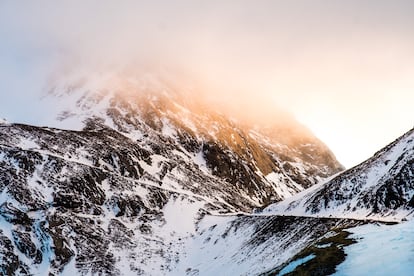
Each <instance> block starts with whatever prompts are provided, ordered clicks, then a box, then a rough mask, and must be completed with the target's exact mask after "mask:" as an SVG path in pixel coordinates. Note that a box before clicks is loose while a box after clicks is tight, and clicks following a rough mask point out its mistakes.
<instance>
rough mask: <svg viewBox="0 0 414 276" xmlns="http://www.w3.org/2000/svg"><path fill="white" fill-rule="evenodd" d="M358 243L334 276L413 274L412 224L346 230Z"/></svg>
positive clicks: (347, 251)
mask: <svg viewBox="0 0 414 276" xmlns="http://www.w3.org/2000/svg"><path fill="white" fill-rule="evenodd" d="M349 231H350V232H352V233H353V235H352V236H351V237H353V238H355V239H357V240H358V243H356V244H353V245H350V246H348V247H345V253H346V254H347V255H348V256H347V257H346V259H345V261H344V262H343V263H342V264H340V265H339V266H338V267H337V273H335V274H334V275H337V276H342V275H414V221H413V220H411V221H408V222H404V223H401V224H398V225H373V224H369V225H364V226H360V227H355V228H352V229H349Z"/></svg>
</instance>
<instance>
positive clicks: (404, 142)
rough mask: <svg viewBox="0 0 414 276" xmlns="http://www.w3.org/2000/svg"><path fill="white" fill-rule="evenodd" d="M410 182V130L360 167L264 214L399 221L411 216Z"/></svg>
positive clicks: (413, 134) (413, 154) (413, 146)
mask: <svg viewBox="0 0 414 276" xmlns="http://www.w3.org/2000/svg"><path fill="white" fill-rule="evenodd" d="M413 179H414V129H413V130H410V131H409V132H407V133H406V134H404V135H403V136H402V137H400V138H398V139H397V140H396V141H395V142H393V143H391V144H390V145H388V146H387V147H385V148H383V149H382V150H380V151H378V152H377V153H376V154H375V155H374V156H373V157H372V158H370V159H369V160H367V161H365V162H363V163H362V164H360V165H358V166H356V167H354V168H352V169H350V170H347V171H346V172H344V173H341V174H339V175H338V176H336V177H334V178H333V179H331V180H330V181H328V182H326V183H322V184H319V185H315V186H314V187H312V188H310V189H308V190H306V191H304V192H302V193H300V194H297V195H296V196H294V197H292V198H290V199H288V200H286V201H284V202H282V203H280V204H274V205H271V206H269V207H267V208H266V209H265V210H264V213H266V214H289V215H300V216H320V217H337V218H338V217H339V218H344V217H345V218H360V219H361V218H362V219H364V218H374V219H384V220H394V221H400V220H401V219H403V218H406V217H412V216H413V214H414V209H413V208H414V180H413Z"/></svg>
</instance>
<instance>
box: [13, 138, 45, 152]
mask: <svg viewBox="0 0 414 276" xmlns="http://www.w3.org/2000/svg"><path fill="white" fill-rule="evenodd" d="M17 146H18V147H20V148H22V149H24V150H28V149H39V148H40V147H39V145H38V144H37V143H36V142H35V141H33V140H30V139H24V138H21V139H20V142H19V144H18V145H17Z"/></svg>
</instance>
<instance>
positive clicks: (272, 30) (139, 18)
mask: <svg viewBox="0 0 414 276" xmlns="http://www.w3.org/2000/svg"><path fill="white" fill-rule="evenodd" d="M413 14H414V2H413V1H399V0H394V1H382V0H365V1H357V0H348V1H337V0H329V1H328V0H325V1H322V0H313V1H308V0H290V1H287V0H286V1H278V0H272V1H267V0H255V1H253V0H250V1H249V0H227V1H218V0H210V1H201V0H195V1H190V0H182V1H179V0H170V1H167V0H165V1H159V0H153V1H139V0H138V1H129V0H124V1H105V0H103V1H98V0H93V1H92V0H84V1H80V0H73V1H59V3H56V1H45V0H39V1H30V2H29V1H15V0H14V1H11V0H10V1H9V0H0V42H1V43H0V97H1V101H0V117H6V119H8V120H9V121H13V122H15V121H16V122H26V123H33V124H36V123H40V121H41V118H42V116H45V115H44V114H45V113H44V108H43V109H42V110H40V109H41V108H40V107H39V106H38V105H36V104H35V103H36V102H37V99H38V98H40V97H42V96H43V95H44V93H45V91H44V90H45V87H46V84H47V81H48V80H49V79H50V76H51V75H53V74H56V72H65V70H66V69H67V68H71V70H75V71H76V70H79V71H82V72H94V71H97V70H98V71H108V70H123V68H133V67H141V68H146V66H149V65H150V67H151V68H154V67H155V68H163V69H165V68H167V69H168V70H170V71H173V72H180V76H186V77H188V79H189V80H190V79H191V80H194V81H196V82H197V83H199V84H201V85H202V86H203V88H204V89H203V90H204V91H208V92H207V94H208V95H209V96H210V97H211V98H215V99H220V101H221V102H222V103H225V104H228V106H229V108H231V109H234V110H237V109H242V110H249V112H252V113H254V112H257V113H263V114H266V117H267V118H268V119H269V120H273V119H274V120H278V115H277V114H278V113H277V112H275V113H273V111H276V110H279V109H285V110H287V111H289V112H291V113H292V114H293V116H295V117H296V118H297V120H299V121H300V122H301V123H303V124H304V125H306V126H307V127H309V128H310V129H311V130H312V131H313V132H314V133H315V134H316V135H317V136H318V137H319V138H320V139H321V140H322V141H324V142H325V143H326V144H327V145H328V146H329V147H330V148H331V149H332V151H333V152H334V153H335V154H336V156H337V158H338V160H339V161H340V162H341V163H342V164H344V165H345V166H346V167H351V166H353V165H356V164H357V163H359V162H362V161H363V160H365V159H366V158H368V157H370V156H371V155H372V154H374V153H375V152H376V151H377V150H379V149H380V148H382V147H383V146H385V145H386V144H388V143H389V142H391V141H393V140H394V139H395V138H397V137H399V136H400V135H402V134H403V133H404V132H406V131H408V130H409V129H411V128H412V127H414V120H413V119H414V108H413V107H412V105H413V103H414V78H413V76H414V50H413V49H414V17H413V16H412V15H413ZM61 75H62V77H64V73H61ZM183 81H184V80H183ZM197 93H198V92H197V91H195V92H194V96H195V97H197ZM204 93H205V92H204ZM241 107H243V108H241ZM244 107H247V108H246V109H244Z"/></svg>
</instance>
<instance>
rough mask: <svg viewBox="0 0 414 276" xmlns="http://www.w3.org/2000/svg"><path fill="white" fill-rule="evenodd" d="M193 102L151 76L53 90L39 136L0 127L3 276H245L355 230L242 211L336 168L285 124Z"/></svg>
mask: <svg viewBox="0 0 414 276" xmlns="http://www.w3.org/2000/svg"><path fill="white" fill-rule="evenodd" d="M192 93H193V92H191V91H187V90H185V89H183V88H181V86H179V85H177V84H176V83H174V82H170V81H169V80H164V79H162V80H160V79H159V78H155V77H153V76H152V75H143V76H140V77H139V78H134V79H119V78H115V79H111V80H110V81H102V80H96V79H94V80H90V79H79V80H76V81H73V80H70V81H68V82H56V83H54V85H53V86H52V88H51V89H50V91H49V93H48V95H47V97H46V98H45V99H44V100H45V101H50V102H52V103H53V105H49V106H50V110H49V109H48V110H46V112H47V113H53V112H56V115H57V116H52V115H50V121H49V123H48V124H47V126H32V125H24V124H13V123H8V122H7V121H2V122H0V191H1V195H0V229H1V230H0V231H1V232H0V243H1V245H2V246H1V249H0V259H1V262H0V263H1V265H0V269H1V273H2V274H7V275H13V274H20V275H33V274H36V275H44V274H64V275H74V274H82V275H86V274H108V275H117V274H121V275H137V274H138V275H140V274H145V275H153V274H177V275H183V274H189V275H193V274H200V275H202V274H204V275H205V274H208V273H209V271H211V270H209V269H208V268H207V267H206V266H210V267H211V265H214V264H215V267H216V268H218V267H222V269H223V271H224V269H230V268H231V266H228V264H229V262H230V263H231V262H234V263H235V264H236V263H237V264H242V263H243V264H244V266H240V269H241V270H240V271H239V272H240V274H244V273H254V274H257V273H260V272H263V271H267V270H269V269H272V268H273V267H275V266H276V265H277V264H278V263H280V262H284V261H286V260H287V259H288V258H289V256H291V254H294V253H296V252H298V251H299V250H300V249H301V248H303V247H304V246H306V245H308V244H309V243H310V242H312V241H313V240H314V239H315V238H316V237H318V236H320V235H323V234H324V233H326V232H328V231H329V229H331V228H332V227H334V226H335V225H344V224H346V225H355V224H358V223H359V222H355V221H353V220H346V219H345V220H343V219H336V218H332V219H324V220H320V219H315V218H307V219H302V218H294V217H292V218H282V217H278V216H273V215H270V216H263V217H258V216H256V215H251V212H252V211H254V210H259V209H261V208H264V207H266V206H267V205H269V204H270V203H273V202H277V201H281V200H283V199H286V198H288V197H290V196H292V195H294V194H296V193H297V192H300V191H302V190H304V189H305V188H308V187H311V186H313V185H315V184H316V183H318V182H320V181H322V180H323V179H325V178H327V177H329V176H331V175H333V174H335V173H337V172H339V171H341V170H342V169H343V168H342V166H341V165H340V164H339V163H338V162H337V161H336V159H335V157H334V155H333V154H332V153H331V152H330V151H329V149H328V148H327V147H326V146H325V145H324V144H323V143H322V142H320V141H319V140H318V139H317V138H315V137H314V136H313V135H312V134H311V133H310V132H309V131H308V130H306V128H304V127H303V126H301V125H300V124H298V123H296V122H294V121H293V120H292V121H291V122H290V123H289V125H286V124H276V123H275V124H274V125H272V126H271V127H268V126H267V127H263V126H255V125H251V124H246V123H241V122H240V121H238V120H235V119H230V118H229V117H228V116H226V115H224V114H223V113H220V112H218V111H217V110H215V109H214V108H211V107H210V106H208V105H204V104H203V102H200V101H198V100H197V99H194V97H192V95H193V94H192ZM224 249H226V250H225V251H226V252H227V253H225V252H223V250H224ZM227 249H228V250H227ZM264 249H266V250H264ZM206 250H207V251H208V252H210V253H207V252H206ZM258 250H260V251H258ZM286 251H288V252H290V253H289V254H286ZM232 252H233V253H232ZM259 252H261V253H260V254H259ZM223 254H224V256H223ZM245 254H247V255H245ZM248 256H250V257H248ZM260 259H262V260H267V261H266V262H264V263H263V265H261V266H259V267H258V266H257V264H258V263H260V262H259V260H260ZM200 260H202V261H200ZM247 264H252V265H251V266H250V267H247V266H246V265H247ZM253 264H256V265H254V266H253ZM229 272H230V270H229Z"/></svg>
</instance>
